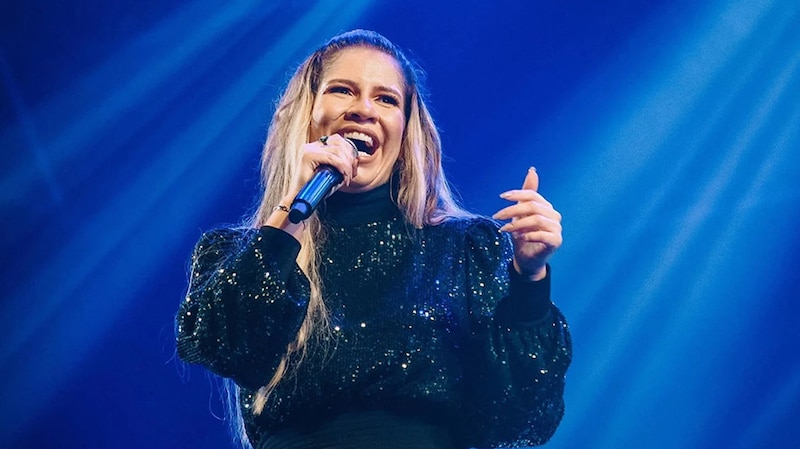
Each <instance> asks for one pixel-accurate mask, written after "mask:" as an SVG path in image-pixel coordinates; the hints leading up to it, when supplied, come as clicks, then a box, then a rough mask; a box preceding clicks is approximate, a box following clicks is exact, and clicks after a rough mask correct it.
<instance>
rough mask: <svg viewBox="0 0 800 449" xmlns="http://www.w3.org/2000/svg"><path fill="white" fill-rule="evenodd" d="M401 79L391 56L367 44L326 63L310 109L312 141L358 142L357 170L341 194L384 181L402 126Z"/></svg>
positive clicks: (397, 145)
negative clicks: (326, 138) (335, 136)
mask: <svg viewBox="0 0 800 449" xmlns="http://www.w3.org/2000/svg"><path fill="white" fill-rule="evenodd" d="M405 100H406V99H405V80H404V78H403V74H402V71H401V70H400V67H399V66H398V64H397V61H395V60H394V58H393V57H391V56H389V55H387V54H386V53H384V52H382V51H379V50H375V49H373V48H369V47H351V48H346V49H344V50H341V51H339V52H338V53H337V54H336V55H334V57H333V59H332V61H331V62H330V63H328V65H327V66H326V67H325V69H324V71H323V74H322V80H321V82H320V86H319V91H318V93H317V97H316V98H315V99H314V108H313V110H312V112H311V139H312V141H313V140H314V139H319V138H320V137H321V136H324V135H332V134H339V135H341V136H343V137H347V138H349V139H351V140H354V141H360V142H356V143H357V146H358V147H359V150H366V151H359V154H358V170H357V174H356V177H355V178H353V180H352V181H351V183H350V185H349V186H342V188H341V190H342V191H344V192H365V191H368V190H371V189H374V188H375V187H378V186H380V185H382V184H384V183H386V182H387V181H388V180H389V178H390V177H391V175H392V168H393V167H394V163H395V161H397V157H398V155H399V154H400V146H401V144H402V141H403V131H404V129H405V126H406V120H405V111H404V110H403V107H404V105H405Z"/></svg>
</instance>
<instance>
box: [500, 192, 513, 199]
mask: <svg viewBox="0 0 800 449" xmlns="http://www.w3.org/2000/svg"><path fill="white" fill-rule="evenodd" d="M510 196H511V192H503V193H501V194H500V198H503V199H505V198H508V197H510Z"/></svg>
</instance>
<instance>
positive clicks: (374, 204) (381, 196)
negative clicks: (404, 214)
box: [318, 182, 400, 225]
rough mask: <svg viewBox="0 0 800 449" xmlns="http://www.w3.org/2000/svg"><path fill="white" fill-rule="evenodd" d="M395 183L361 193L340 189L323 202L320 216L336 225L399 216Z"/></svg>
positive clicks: (362, 222)
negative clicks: (395, 199)
mask: <svg viewBox="0 0 800 449" xmlns="http://www.w3.org/2000/svg"><path fill="white" fill-rule="evenodd" d="M394 184H396V183H393V182H387V183H385V184H383V185H381V186H378V187H376V188H374V189H372V190H369V191H366V192H359V193H346V192H341V191H338V192H336V193H334V194H333V195H331V196H330V197H328V198H327V199H326V200H325V201H324V202H323V204H322V206H321V207H320V208H319V211H318V213H319V215H320V218H321V219H322V221H323V222H327V223H331V224H336V225H357V224H364V223H371V222H374V221H380V220H385V219H389V218H393V217H396V216H399V215H400V210H399V209H398V208H397V204H395V201H394V199H393V198H397V192H396V190H397V189H393V188H392V185H394Z"/></svg>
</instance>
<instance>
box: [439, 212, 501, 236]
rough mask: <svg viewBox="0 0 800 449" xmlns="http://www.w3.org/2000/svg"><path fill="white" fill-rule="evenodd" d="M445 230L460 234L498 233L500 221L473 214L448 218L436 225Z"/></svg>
mask: <svg viewBox="0 0 800 449" xmlns="http://www.w3.org/2000/svg"><path fill="white" fill-rule="evenodd" d="M435 227H436V228H440V229H441V230H442V231H445V232H453V233H457V234H461V235H468V236H470V235H494V234H499V233H498V230H499V229H500V223H498V222H497V221H495V220H492V219H491V218H489V217H484V216H482V215H473V216H470V217H452V218H448V219H446V220H444V221H442V222H441V223H439V224H438V225H436V226H435Z"/></svg>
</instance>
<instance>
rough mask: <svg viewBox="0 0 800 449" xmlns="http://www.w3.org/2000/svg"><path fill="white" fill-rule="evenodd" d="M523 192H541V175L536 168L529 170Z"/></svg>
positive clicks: (523, 184)
mask: <svg viewBox="0 0 800 449" xmlns="http://www.w3.org/2000/svg"><path fill="white" fill-rule="evenodd" d="M522 189H523V190H533V191H534V192H535V191H538V190H539V174H538V173H536V167H531V168H529V169H528V174H527V176H525V182H523V183H522Z"/></svg>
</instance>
